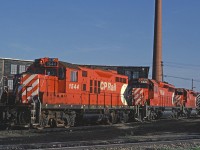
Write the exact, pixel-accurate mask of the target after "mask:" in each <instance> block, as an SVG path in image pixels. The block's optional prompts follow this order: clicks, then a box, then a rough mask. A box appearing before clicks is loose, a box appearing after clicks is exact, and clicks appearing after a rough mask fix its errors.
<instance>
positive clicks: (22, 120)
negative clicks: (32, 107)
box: [17, 110, 31, 124]
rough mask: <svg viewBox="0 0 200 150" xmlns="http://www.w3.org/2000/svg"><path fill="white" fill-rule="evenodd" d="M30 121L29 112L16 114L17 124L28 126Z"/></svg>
mask: <svg viewBox="0 0 200 150" xmlns="http://www.w3.org/2000/svg"><path fill="white" fill-rule="evenodd" d="M30 121H31V115H30V111H28V110H24V111H20V112H18V115H17V123H18V124H29V123H30Z"/></svg>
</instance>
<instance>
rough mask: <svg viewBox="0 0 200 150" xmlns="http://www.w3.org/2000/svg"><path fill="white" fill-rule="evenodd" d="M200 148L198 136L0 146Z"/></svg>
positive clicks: (71, 148) (6, 147)
mask: <svg viewBox="0 0 200 150" xmlns="http://www.w3.org/2000/svg"><path fill="white" fill-rule="evenodd" d="M192 147H193V148H200V136H199V135H198V136H194V135H192V136H190V137H184V139H172V140H165V141H163V140H162V139H161V140H156V141H142V142H141V141H140V142H130V141H127V140H122V139H118V140H109V141H79V142H50V143H30V144H15V145H0V149H2V150H5V149H12V150H13V149H49V150H52V149H54V150H55V149H56V150H61V149H70V150H83V149H87V150H90V149H93V150H94V149H107V150H108V149H112V150H113V149H129V148H131V149H132V150H134V149H146V148H151V149H159V148H165V149H169V148H170V149H181V148H184V149H186V148H192Z"/></svg>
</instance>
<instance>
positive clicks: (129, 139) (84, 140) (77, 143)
mask: <svg viewBox="0 0 200 150" xmlns="http://www.w3.org/2000/svg"><path fill="white" fill-rule="evenodd" d="M199 124H200V119H187V120H158V121H154V122H143V123H140V122H134V123H126V124H114V125H96V126H81V127H73V128H67V129H66V128H46V129H44V130H36V129H29V130H7V131H1V132H0V149H66V148H67V149H92V148H93V149H104V147H105V149H112V148H113V149H114V148H115V147H116V148H115V149H118V148H119V147H121V148H123V147H129V148H130V147H131V148H132V147H134V148H135V147H139V148H140V147H141V146H145V145H147V146H151V145H155V146H157V145H156V144H158V145H160V146H161V147H165V145H167V146H168V145H170V143H172V144H171V145H172V146H173V145H174V146H177V145H178V146H180V147H181V146H187V147H193V146H199V143H200V127H199ZM173 141H175V142H176V143H175V144H173ZM184 141H188V142H184ZM163 142H164V143H163ZM155 143H156V144H155ZM166 143H169V144H166ZM184 143H185V144H184ZM158 148H159V147H158ZM132 149H133V148H132Z"/></svg>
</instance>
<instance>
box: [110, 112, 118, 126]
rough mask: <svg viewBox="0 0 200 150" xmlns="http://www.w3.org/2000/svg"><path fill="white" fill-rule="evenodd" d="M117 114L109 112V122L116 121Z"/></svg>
mask: <svg viewBox="0 0 200 150" xmlns="http://www.w3.org/2000/svg"><path fill="white" fill-rule="evenodd" d="M117 118H118V114H116V113H115V112H114V111H113V112H111V113H110V122H111V123H112V124H114V123H117Z"/></svg>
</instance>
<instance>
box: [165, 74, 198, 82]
mask: <svg viewBox="0 0 200 150" xmlns="http://www.w3.org/2000/svg"><path fill="white" fill-rule="evenodd" d="M164 77H170V78H176V79H182V80H187V81H192V80H193V81H195V82H200V80H196V79H193V78H184V77H177V76H172V75H164Z"/></svg>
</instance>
